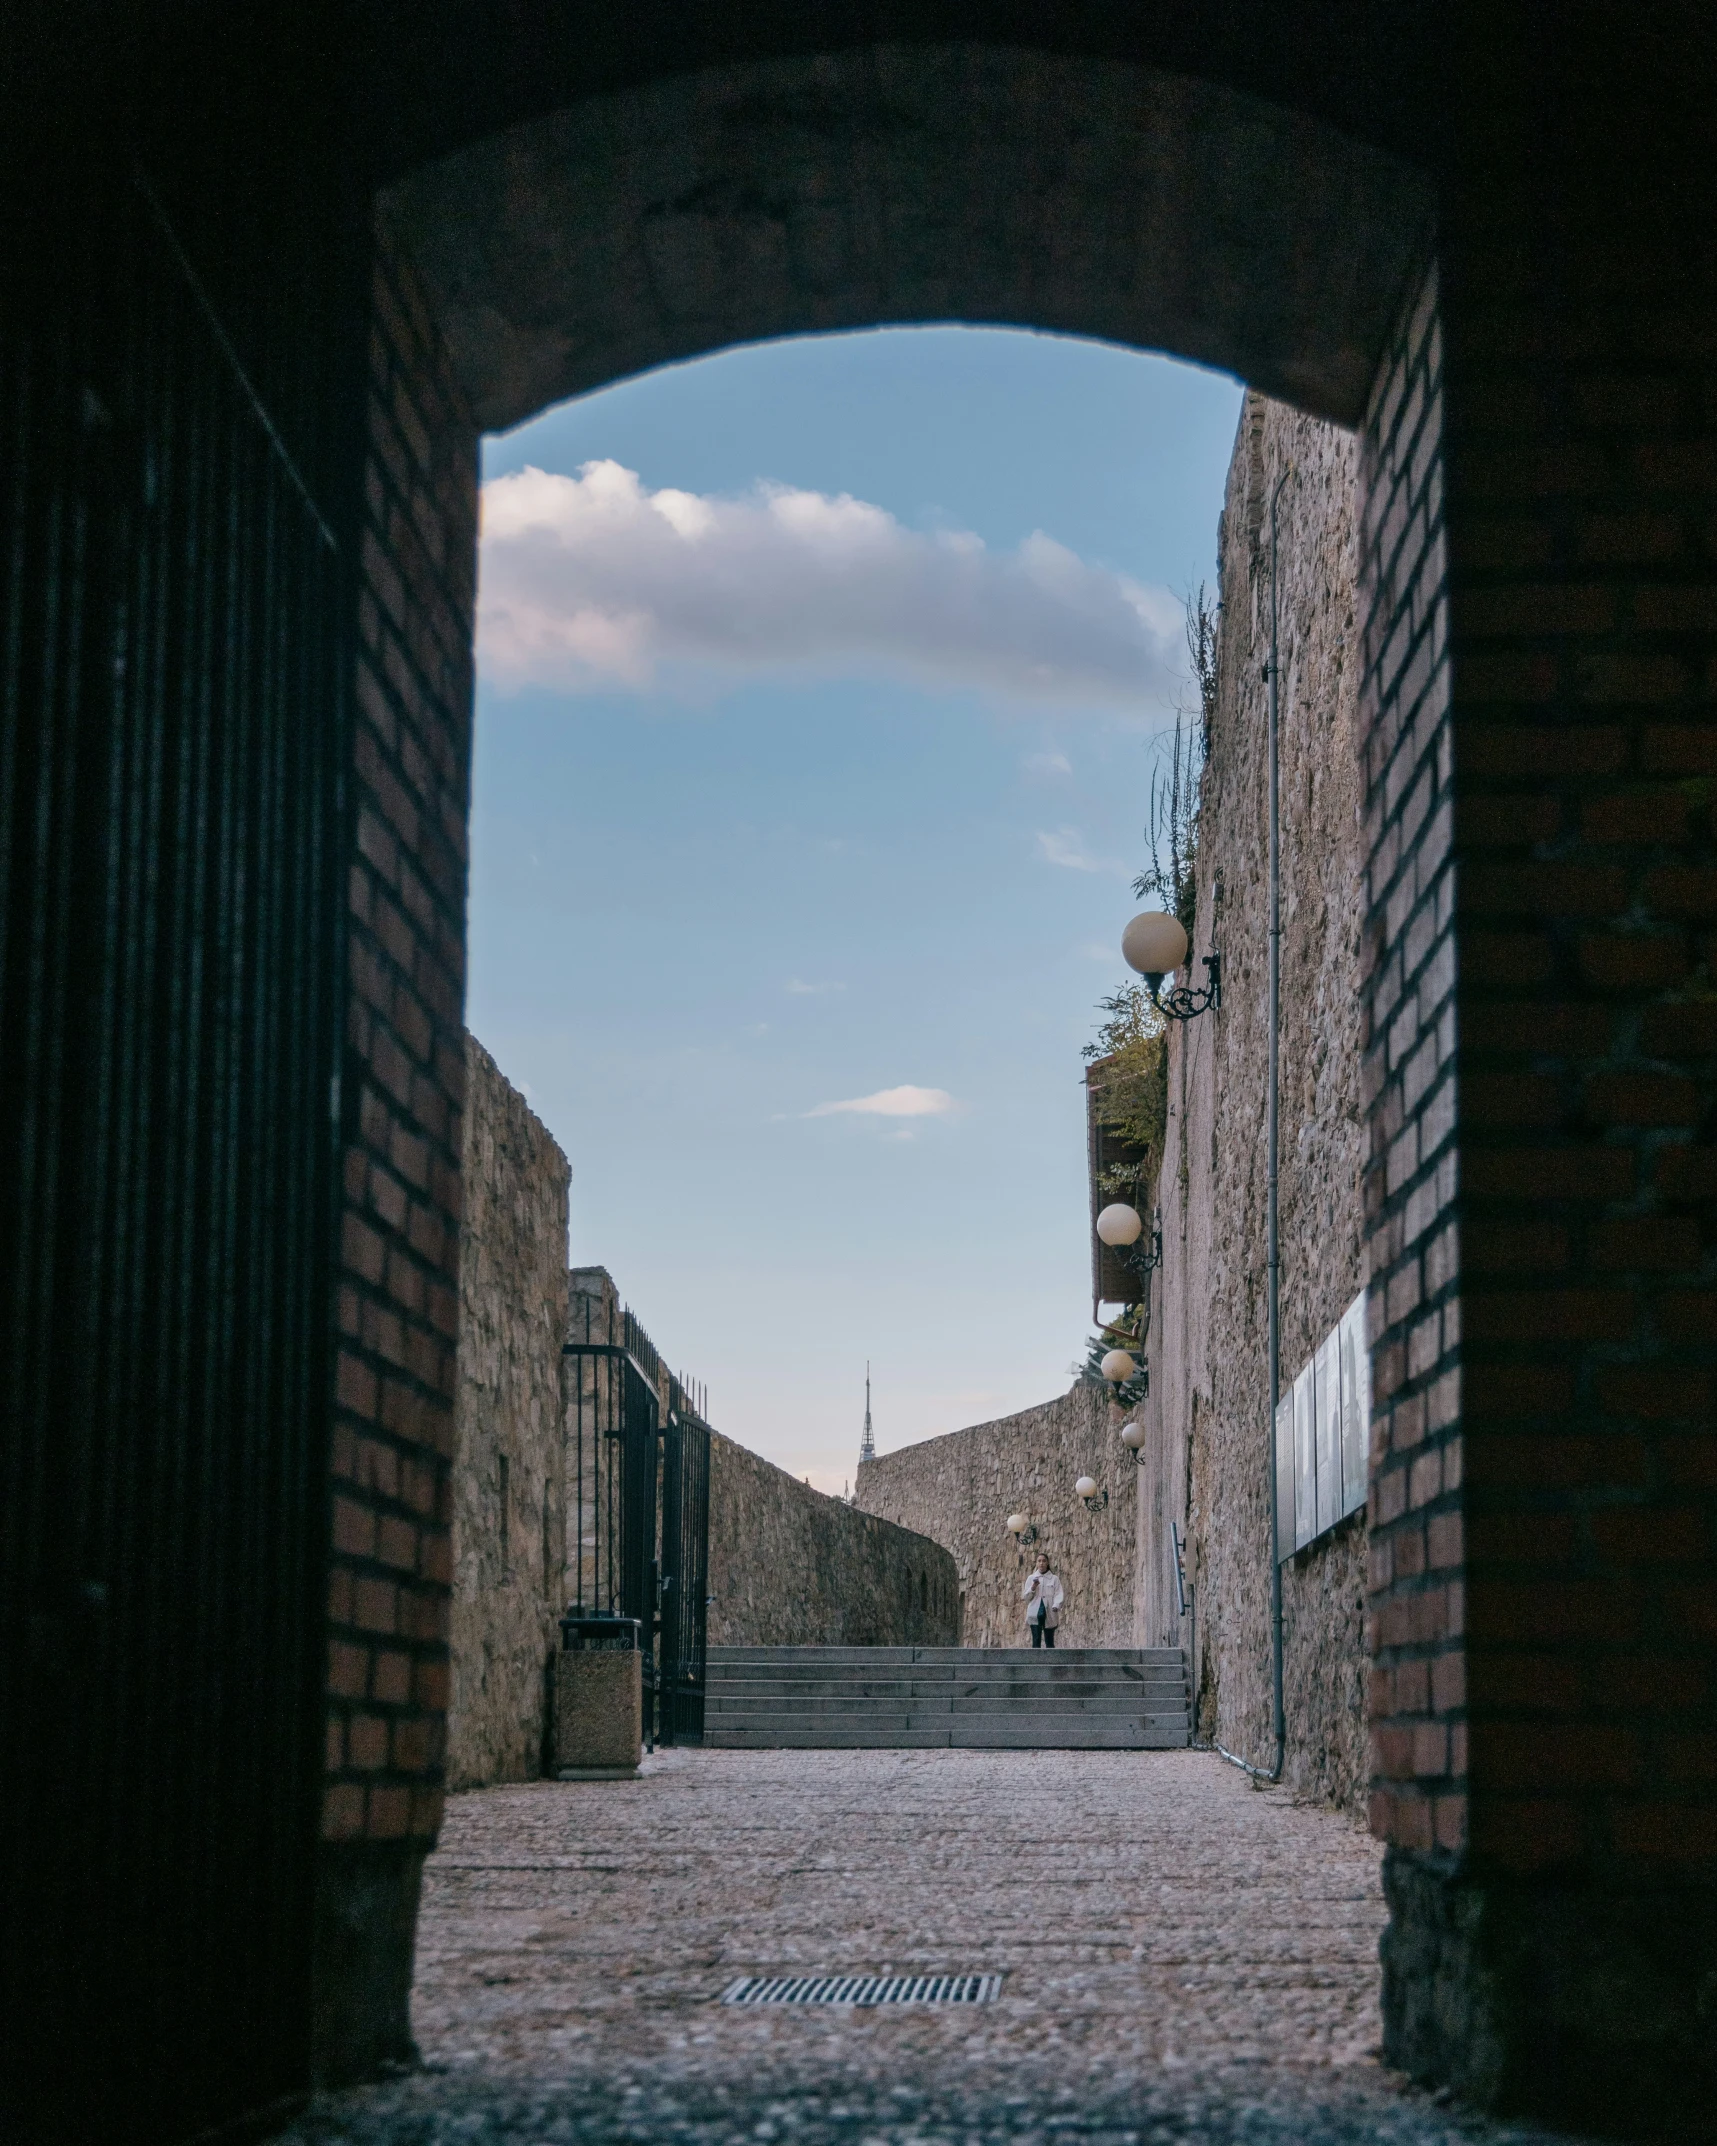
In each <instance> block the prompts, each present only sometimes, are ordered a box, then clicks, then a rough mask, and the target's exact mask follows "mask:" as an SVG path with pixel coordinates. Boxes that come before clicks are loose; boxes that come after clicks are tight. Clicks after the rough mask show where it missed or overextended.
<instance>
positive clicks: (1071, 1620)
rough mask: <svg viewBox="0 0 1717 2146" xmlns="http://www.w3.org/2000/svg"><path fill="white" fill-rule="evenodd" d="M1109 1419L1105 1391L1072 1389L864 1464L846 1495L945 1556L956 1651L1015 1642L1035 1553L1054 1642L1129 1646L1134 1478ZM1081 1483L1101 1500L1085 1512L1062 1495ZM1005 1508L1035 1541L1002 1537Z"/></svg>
mask: <svg viewBox="0 0 1717 2146" xmlns="http://www.w3.org/2000/svg"><path fill="white" fill-rule="evenodd" d="M1120 1421H1121V1418H1120V1416H1119V1414H1118V1413H1117V1412H1116V1411H1115V1410H1114V1409H1112V1408H1111V1406H1110V1404H1109V1400H1108V1397H1107V1395H1106V1394H1104V1393H1103V1392H1101V1391H1100V1390H1099V1389H1097V1388H1096V1387H1093V1386H1087V1385H1083V1384H1081V1385H1077V1386H1075V1387H1074V1388H1073V1390H1072V1391H1071V1392H1070V1393H1066V1394H1063V1395H1062V1396H1061V1397H1060V1399H1059V1400H1055V1401H1046V1402H1044V1403H1043V1405H1042V1406H1041V1407H1038V1408H1026V1409H1022V1410H1021V1411H1020V1412H1019V1414H1018V1415H1015V1416H1003V1417H1001V1418H999V1419H998V1420H997V1421H996V1422H993V1423H978V1424H973V1425H972V1426H971V1428H970V1429H968V1430H963V1431H951V1432H950V1433H949V1434H948V1435H947V1436H946V1437H945V1438H928V1439H926V1440H925V1441H924V1442H923V1444H921V1445H914V1446H902V1447H901V1448H900V1449H899V1450H898V1451H897V1452H894V1453H884V1454H882V1455H880V1456H879V1457H878V1458H877V1459H876V1460H873V1461H865V1462H864V1463H863V1464H862V1465H861V1466H860V1468H859V1472H858V1484H857V1487H856V1490H855V1492H854V1496H855V1498H856V1500H857V1503H858V1504H859V1505H860V1506H862V1507H863V1509H864V1510H865V1511H866V1512H870V1513H879V1514H881V1515H883V1516H884V1517H885V1518H887V1519H889V1520H894V1521H898V1522H899V1523H900V1525H901V1526H902V1527H909V1528H914V1529H916V1530H917V1531H918V1532H919V1533H920V1534H922V1535H928V1536H929V1537H930V1538H931V1539H932V1540H933V1541H935V1542H940V1543H945V1544H946V1545H947V1546H948V1548H949V1550H950V1551H952V1553H953V1557H954V1562H955V1564H956V1566H957V1568H958V1571H959V1582H960V1642H961V1644H962V1645H963V1646H967V1647H1020V1646H1024V1645H1025V1644H1026V1631H1025V1612H1024V1610H1023V1608H1022V1607H1021V1604H1020V1588H1021V1586H1022V1585H1023V1584H1024V1581H1025V1575H1026V1570H1027V1567H1028V1566H1029V1565H1030V1564H1031V1563H1032V1562H1033V1560H1034V1559H1035V1557H1036V1555H1037V1551H1038V1549H1039V1548H1043V1549H1047V1550H1048V1552H1049V1554H1050V1557H1051V1559H1052V1561H1053V1562H1054V1565H1055V1569H1056V1571H1057V1572H1058V1573H1059V1574H1060V1575H1061V1582H1062V1585H1063V1586H1064V1587H1065V1588H1066V1590H1067V1605H1066V1608H1065V1609H1064V1610H1063V1612H1062V1618H1061V1632H1060V1635H1059V1636H1060V1639H1061V1643H1062V1644H1063V1645H1064V1646H1070V1647H1130V1646H1134V1645H1136V1644H1138V1642H1137V1640H1136V1638H1135V1612H1134V1586H1133V1562H1134V1548H1133V1543H1134V1507H1135V1503H1136V1500H1137V1487H1138V1481H1139V1476H1140V1470H1139V1469H1138V1467H1137V1466H1136V1465H1135V1463H1134V1461H1133V1458H1132V1456H1131V1455H1130V1454H1129V1453H1128V1451H1127V1449H1126V1448H1125V1447H1124V1446H1123V1445H1122V1444H1121V1442H1120V1439H1119V1437H1118V1436H1117V1435H1116V1432H1117V1427H1118V1425H1119V1423H1120ZM1081 1475H1090V1476H1093V1477H1095V1479H1096V1481H1097V1482H1098V1484H1099V1485H1100V1486H1101V1487H1102V1489H1103V1491H1105V1492H1106V1493H1107V1503H1106V1504H1105V1503H1102V1502H1099V1503H1098V1504H1097V1505H1096V1506H1095V1507H1093V1508H1090V1509H1088V1508H1087V1507H1086V1506H1085V1505H1084V1504H1083V1503H1082V1502H1081V1501H1080V1499H1079V1498H1077V1497H1076V1496H1075V1495H1074V1491H1073V1485H1074V1483H1075V1482H1076V1481H1077V1480H1078V1478H1079V1477H1080V1476H1081ZM1014 1512H1023V1513H1024V1514H1025V1515H1026V1516H1027V1518H1028V1519H1029V1520H1030V1522H1031V1524H1032V1526H1033V1527H1034V1528H1035V1529H1036V1530H1037V1540H1036V1542H1035V1543H1031V1544H1027V1545H1025V1546H1023V1547H1022V1546H1021V1545H1020V1544H1019V1543H1018V1542H1016V1541H1015V1540H1014V1538H1013V1536H1011V1535H1010V1534H1009V1533H1008V1531H1007V1527H1006V1521H1007V1517H1008V1515H1009V1514H1010V1513H1014Z"/></svg>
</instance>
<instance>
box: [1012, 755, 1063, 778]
mask: <svg viewBox="0 0 1717 2146" xmlns="http://www.w3.org/2000/svg"><path fill="white" fill-rule="evenodd" d="M1020 765H1021V766H1022V767H1023V768H1024V769H1025V771H1026V773H1027V774H1028V775H1071V774H1072V773H1073V762H1072V761H1071V760H1069V759H1068V757H1067V755H1066V754H1065V753H1027V754H1026V756H1025V758H1024V760H1023V761H1021V763H1020Z"/></svg>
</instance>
